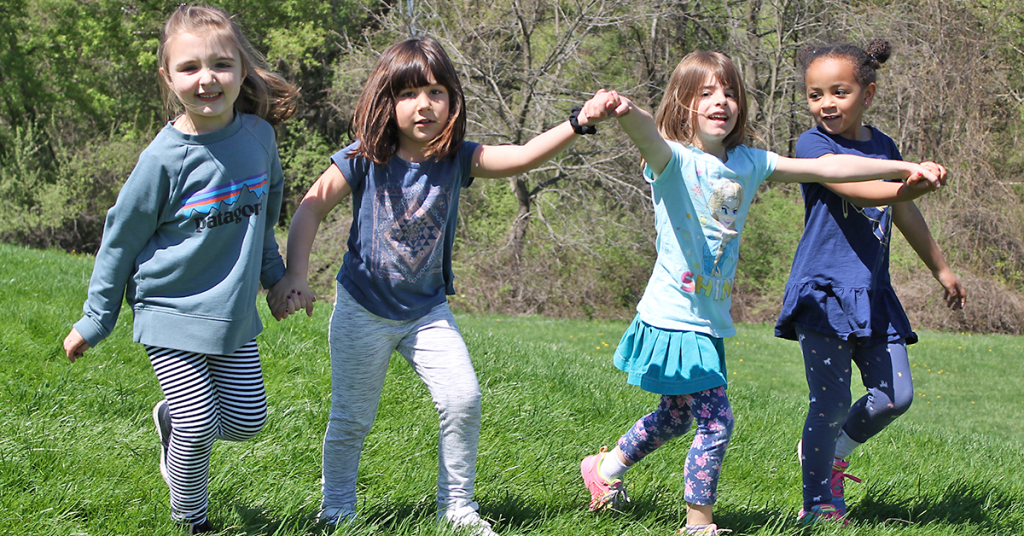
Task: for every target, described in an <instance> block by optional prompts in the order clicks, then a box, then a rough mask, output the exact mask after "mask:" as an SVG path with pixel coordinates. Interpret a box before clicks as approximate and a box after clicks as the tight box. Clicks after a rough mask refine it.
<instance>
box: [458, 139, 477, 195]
mask: <svg viewBox="0 0 1024 536" xmlns="http://www.w3.org/2000/svg"><path fill="white" fill-rule="evenodd" d="M478 147H480V144H479V143H476V142H472V141H463V142H462V146H461V147H459V152H458V153H457V154H456V158H457V159H458V162H459V170H461V171H462V183H461V185H462V187H463V188H469V186H470V185H471V184H473V155H474V154H476V150H477V148H478Z"/></svg>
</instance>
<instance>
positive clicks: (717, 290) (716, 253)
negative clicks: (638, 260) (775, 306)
mask: <svg viewBox="0 0 1024 536" xmlns="http://www.w3.org/2000/svg"><path fill="white" fill-rule="evenodd" d="M668 144H669V147H671V149H672V159H671V160H670V161H669V163H668V165H666V166H665V169H664V170H663V171H662V172H661V175H659V176H658V177H657V178H655V177H654V173H653V171H652V170H651V168H650V167H649V166H648V167H645V168H644V178H645V179H646V180H647V181H648V182H649V183H650V184H651V193H652V198H653V201H654V225H655V229H656V230H657V232H658V238H657V242H656V247H657V250H658V259H657V261H656V262H655V265H654V271H653V273H652V274H651V278H650V280H649V281H648V283H647V288H646V290H645V291H644V296H643V298H641V300H640V303H639V304H638V305H637V312H638V313H639V315H640V318H641V319H642V320H643V321H644V322H646V323H647V324H650V325H652V326H655V327H658V328H662V329H670V330H682V331H697V332H700V333H706V334H708V335H711V336H712V337H720V338H724V337H731V336H732V335H734V334H735V333H736V329H735V327H733V324H732V315H731V314H730V312H729V308H730V307H731V305H732V289H733V284H734V283H735V281H736V262H737V261H738V260H739V248H740V236H741V234H742V233H743V227H744V225H745V224H746V221H747V213H748V212H749V210H750V202H751V201H752V200H753V198H754V193H755V192H757V187H758V186H759V185H760V184H761V182H763V181H764V180H765V179H766V178H767V177H768V176H769V175H771V174H772V172H774V171H775V166H776V164H777V163H778V159H779V156H778V155H777V154H775V153H772V152H768V151H763V150H760V149H751V148H749V147H746V146H744V145H740V146H738V147H735V148H733V149H730V150H729V151H728V152H727V153H726V156H727V161H726V162H722V161H721V160H719V159H718V157H716V156H714V155H712V154H708V153H705V152H703V151H701V150H700V149H697V148H695V147H693V146H690V145H682V144H679V143H676V142H672V141H669V142H668Z"/></svg>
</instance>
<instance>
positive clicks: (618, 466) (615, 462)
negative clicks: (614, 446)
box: [600, 450, 629, 481]
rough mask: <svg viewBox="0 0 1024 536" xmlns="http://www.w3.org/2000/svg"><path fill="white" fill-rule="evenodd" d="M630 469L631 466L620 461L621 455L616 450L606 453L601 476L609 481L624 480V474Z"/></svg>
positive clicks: (602, 462)
mask: <svg viewBox="0 0 1024 536" xmlns="http://www.w3.org/2000/svg"><path fill="white" fill-rule="evenodd" d="M628 470H629V466H628V465H626V464H624V463H622V462H621V461H619V455H618V454H616V453H615V451H614V450H613V451H611V452H609V453H608V454H605V455H604V459H603V460H601V468H600V473H601V476H603V477H605V478H606V479H607V480H609V481H615V480H622V475H625V474H626V471H628Z"/></svg>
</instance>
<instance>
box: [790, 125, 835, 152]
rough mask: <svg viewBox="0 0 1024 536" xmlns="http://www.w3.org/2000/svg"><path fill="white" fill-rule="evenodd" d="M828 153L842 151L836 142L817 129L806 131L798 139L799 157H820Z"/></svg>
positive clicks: (797, 150)
mask: <svg viewBox="0 0 1024 536" xmlns="http://www.w3.org/2000/svg"><path fill="white" fill-rule="evenodd" d="M827 154H840V151H838V150H837V148H836V146H835V142H833V141H832V140H830V139H828V136H825V135H824V134H822V133H820V132H818V131H817V129H812V130H808V131H807V132H804V133H803V134H801V135H800V138H799V139H797V140H796V157H797V158H818V157H821V156H825V155H827Z"/></svg>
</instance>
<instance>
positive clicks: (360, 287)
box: [331, 142, 479, 320]
mask: <svg viewBox="0 0 1024 536" xmlns="http://www.w3.org/2000/svg"><path fill="white" fill-rule="evenodd" d="M357 143H358V142H356V143H353V144H352V145H349V146H348V147H346V148H344V149H342V150H340V151H338V152H337V153H335V154H334V156H332V157H331V162H333V163H334V165H336V166H338V169H340V170H341V173H342V175H344V176H345V180H346V181H347V182H348V184H349V186H350V187H351V188H352V212H353V217H352V229H351V231H350V232H349V237H348V252H347V253H345V258H344V259H343V261H342V265H341V270H339V271H338V282H339V283H341V284H342V286H344V287H345V290H347V291H348V292H349V294H351V295H352V297H353V298H355V300H356V301H357V302H358V303H359V304H360V305H362V306H363V307H365V308H366V309H367V310H368V311H370V312H371V313H373V314H375V315H377V316H381V317H384V318H389V319H391V320H411V319H414V318H419V317H421V316H423V315H425V314H427V313H428V312H429V311H430V309H432V308H433V307H435V306H436V305H439V304H441V303H444V301H445V300H447V295H448V294H455V286H454V284H453V279H454V276H453V275H452V246H453V244H454V242H455V224H456V223H457V221H458V215H459V192H460V191H461V190H462V188H465V187H467V186H469V185H470V184H471V183H472V182H473V177H472V176H471V175H470V169H471V166H472V164H473V153H474V152H475V151H476V148H477V147H478V146H479V144H476V143H472V142H463V143H462V145H461V146H460V147H459V150H458V151H457V152H456V154H455V156H454V158H446V159H442V160H428V161H426V162H406V161H405V160H402V159H401V158H399V157H397V156H394V157H392V158H391V159H390V160H388V162H387V163H386V164H384V165H377V164H374V163H373V162H371V161H370V160H367V159H365V158H346V156H347V155H348V154H349V153H350V152H351V151H352V150H353V149H355V148H356V146H357Z"/></svg>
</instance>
